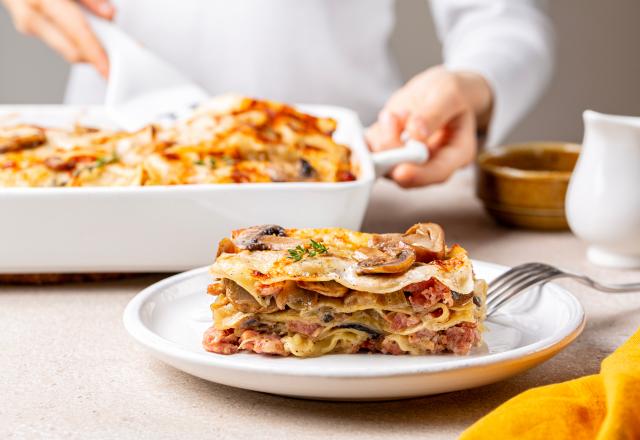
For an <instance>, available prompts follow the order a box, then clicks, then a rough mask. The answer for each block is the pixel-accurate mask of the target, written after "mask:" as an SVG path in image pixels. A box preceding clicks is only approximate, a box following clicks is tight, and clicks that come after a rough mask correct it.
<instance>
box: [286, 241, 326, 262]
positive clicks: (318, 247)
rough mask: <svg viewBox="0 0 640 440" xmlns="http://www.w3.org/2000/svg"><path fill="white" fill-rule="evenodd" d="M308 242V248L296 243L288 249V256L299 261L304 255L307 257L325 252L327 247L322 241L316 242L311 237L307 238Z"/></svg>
mask: <svg viewBox="0 0 640 440" xmlns="http://www.w3.org/2000/svg"><path fill="white" fill-rule="evenodd" d="M309 242H310V248H306V247H302V246H300V245H298V246H296V247H295V248H293V249H289V250H288V252H289V257H288V258H290V259H292V260H293V261H300V260H302V259H303V258H304V256H305V255H307V256H309V257H315V256H316V255H319V254H326V253H327V247H326V246H325V245H323V244H322V243H318V242H317V241H315V240H313V239H311V240H309Z"/></svg>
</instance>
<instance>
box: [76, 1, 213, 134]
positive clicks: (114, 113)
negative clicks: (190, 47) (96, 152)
mask: <svg viewBox="0 0 640 440" xmlns="http://www.w3.org/2000/svg"><path fill="white" fill-rule="evenodd" d="M85 15H86V17H87V19H88V20H89V23H90V24H91V27H92V28H93V30H94V32H95V33H96V35H97V36H98V39H99V40H100V42H101V43H102V45H103V46H104V48H105V50H106V52H107V55H108V56H109V78H108V82H107V92H106V98H105V107H106V110H107V113H108V116H109V117H110V118H111V119H112V120H113V122H115V123H116V124H117V125H119V126H120V127H121V128H123V129H125V130H129V131H135V130H138V129H140V128H142V127H144V126H145V125H147V124H149V123H151V122H159V121H161V120H162V119H163V118H166V117H167V116H168V115H172V116H173V117H179V116H180V115H182V114H185V113H187V112H188V111H189V110H190V109H191V108H192V107H193V105H194V104H197V103H199V102H203V101H205V100H206V99H207V98H208V96H209V95H208V94H207V92H206V91H205V90H204V89H202V88H201V87H199V86H197V85H196V84H194V83H193V82H192V81H191V80H190V79H188V78H187V77H186V76H185V75H183V74H182V73H181V72H179V71H178V70H177V69H176V68H175V67H173V66H172V65H171V64H169V63H167V62H166V61H164V60H162V59H161V58H160V57H158V56H157V55H156V54H154V53H153V52H151V51H150V50H148V49H146V48H145V47H143V46H142V45H141V44H140V43H138V42H137V41H135V40H134V39H133V38H131V37H130V36H129V35H127V34H126V33H125V32H124V31H122V30H121V29H120V28H118V27H117V26H116V25H115V24H113V23H111V22H109V21H106V20H103V19H101V18H98V17H96V16H94V15H91V14H89V13H87V14H85Z"/></svg>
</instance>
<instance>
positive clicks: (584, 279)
mask: <svg viewBox="0 0 640 440" xmlns="http://www.w3.org/2000/svg"><path fill="white" fill-rule="evenodd" d="M563 276H566V277H568V278H573V279H575V280H577V281H579V282H581V283H582V284H586V285H587V286H589V287H593V288H594V289H596V290H600V291H602V292H609V293H628V292H640V283H628V284H609V283H600V282H598V281H596V280H593V279H591V278H589V277H588V276H585V275H578V274H574V273H565V274H564V275H560V277H563Z"/></svg>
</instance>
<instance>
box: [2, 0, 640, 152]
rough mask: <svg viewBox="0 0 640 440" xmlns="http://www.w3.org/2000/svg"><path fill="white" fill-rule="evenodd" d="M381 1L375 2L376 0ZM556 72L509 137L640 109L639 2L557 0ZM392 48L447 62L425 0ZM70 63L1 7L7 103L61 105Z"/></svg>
mask: <svg viewBox="0 0 640 440" xmlns="http://www.w3.org/2000/svg"><path fill="white" fill-rule="evenodd" d="M374 1H375V0H374ZM550 3H551V9H550V12H551V16H552V19H553V21H554V22H555V24H556V32H557V37H558V38H557V40H558V43H557V44H558V52H557V66H556V74H555V78H554V80H553V83H552V84H551V86H550V88H549V89H548V91H547V93H546V95H545V96H544V97H543V98H542V100H541V101H540V103H539V105H538V106H537V107H536V108H535V110H534V111H533V112H532V113H531V114H530V115H529V116H528V117H527V118H526V119H525V120H524V121H522V122H521V123H520V125H519V126H518V127H517V128H516V129H515V130H514V132H513V133H512V134H511V136H510V137H509V139H508V141H522V140H534V139H541V140H549V139H553V140H568V141H576V140H580V139H581V137H582V122H581V113H582V111H583V110H584V109H586V108H591V109H594V110H598V111H602V112H610V113H619V114H630V115H640V87H638V82H639V81H640V56H639V53H638V46H639V45H640V26H638V24H637V22H638V19H640V1H638V0H607V1H605V0H551V1H550ZM398 15H399V18H398V25H397V30H396V34H395V36H394V39H393V49H394V51H395V53H396V56H397V58H398V60H399V62H400V66H401V69H402V72H403V73H404V74H405V76H406V77H407V78H408V77H410V76H411V75H412V74H414V73H416V72H418V71H420V70H422V69H424V68H425V67H427V66H429V65H432V64H436V63H438V62H439V61H440V57H439V53H440V47H439V44H438V42H437V40H436V38H435V33H434V30H433V24H432V23H431V18H430V16H429V9H428V7H427V4H426V2H425V0H399V1H398ZM67 70H68V67H67V65H66V64H65V63H64V62H63V61H62V60H61V59H60V58H58V57H57V55H55V54H54V53H52V52H51V51H49V49H47V48H46V47H45V46H44V44H42V43H40V42H39V41H37V40H35V39H33V38H28V37H24V36H21V35H18V34H17V33H16V32H15V30H14V29H13V26H12V24H11V21H10V20H9V17H8V14H7V13H6V11H4V10H1V9H0V103H57V102H60V100H61V99H62V95H63V91H64V84H65V81H66V77H67Z"/></svg>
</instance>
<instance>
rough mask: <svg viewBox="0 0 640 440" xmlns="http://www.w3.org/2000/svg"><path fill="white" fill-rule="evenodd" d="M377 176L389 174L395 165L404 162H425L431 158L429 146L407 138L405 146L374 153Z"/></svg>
mask: <svg viewBox="0 0 640 440" xmlns="http://www.w3.org/2000/svg"><path fill="white" fill-rule="evenodd" d="M372 158H373V167H374V169H375V171H376V178H378V177H382V176H384V175H385V174H387V173H388V172H389V171H391V169H392V168H393V167H395V166H396V165H398V164H401V163H404V162H410V163H415V164H423V163H425V162H426V161H427V160H429V150H428V149H427V146H426V145H425V144H423V143H422V142H420V141H416V140H415V139H406V140H405V143H404V146H402V147H399V148H392V149H390V150H385V151H381V152H379V153H374V154H372Z"/></svg>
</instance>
